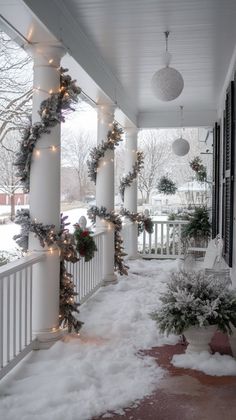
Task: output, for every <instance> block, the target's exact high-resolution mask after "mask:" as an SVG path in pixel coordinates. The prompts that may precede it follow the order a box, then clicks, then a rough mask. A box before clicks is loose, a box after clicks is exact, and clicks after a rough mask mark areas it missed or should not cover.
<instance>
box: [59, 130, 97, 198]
mask: <svg viewBox="0 0 236 420" xmlns="http://www.w3.org/2000/svg"><path fill="white" fill-rule="evenodd" d="M94 145H95V139H93V137H92V136H91V134H90V133H89V132H88V131H79V132H78V133H77V134H76V135H75V133H73V132H72V131H66V132H64V135H63V137H62V165H63V166H64V167H68V168H72V169H74V170H75V171H76V174H77V185H78V186H77V190H78V197H79V199H80V200H81V201H82V200H84V199H85V196H86V195H88V194H91V193H92V192H94V190H95V188H94V185H93V184H92V182H91V181H90V179H89V177H88V168H87V160H88V156H89V152H90V150H91V148H92V147H93V146H94Z"/></svg>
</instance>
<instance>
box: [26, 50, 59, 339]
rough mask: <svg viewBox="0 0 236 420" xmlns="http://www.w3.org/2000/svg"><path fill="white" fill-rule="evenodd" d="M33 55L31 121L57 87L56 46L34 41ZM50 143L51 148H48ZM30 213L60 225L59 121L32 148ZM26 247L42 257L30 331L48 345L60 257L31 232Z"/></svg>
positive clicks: (54, 330) (54, 333) (54, 332)
mask: <svg viewBox="0 0 236 420" xmlns="http://www.w3.org/2000/svg"><path fill="white" fill-rule="evenodd" d="M32 54H33V56H34V94H33V115H32V122H33V123H35V122H37V121H40V117H39V115H38V110H39V109H40V104H41V102H42V101H43V100H44V99H46V98H47V97H48V96H49V93H50V92H56V91H58V89H59V87H60V74H59V71H58V68H59V67H60V59H61V57H62V55H63V49H62V48H61V47H59V46H48V45H47V46H45V45H37V46H36V47H35V48H33V51H32ZM52 146H54V147H53V150H52V149H50V148H51V147H52ZM30 215H31V218H32V219H35V220H36V221H38V222H42V223H44V224H54V225H55V226H56V229H59V226H60V124H58V125H57V126H55V127H53V128H52V129H50V133H47V134H44V135H42V137H41V138H40V139H39V140H38V142H37V144H36V147H35V149H34V153H33V157H32V163H31V173H30ZM29 249H30V250H31V251H36V252H42V253H44V255H45V260H44V261H43V262H41V263H39V264H37V266H36V267H35V270H34V273H33V333H34V335H35V336H36V337H37V338H38V340H39V342H40V347H47V346H48V345H50V342H51V341H53V340H55V339H57V338H58V336H59V335H60V333H59V330H58V319H59V285H60V260H59V252H58V249H57V248H56V247H51V248H50V249H48V250H47V249H46V248H42V247H41V246H40V243H39V241H38V239H37V238H35V237H34V235H33V234H30V241H29Z"/></svg>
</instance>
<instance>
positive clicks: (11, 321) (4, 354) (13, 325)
mask: <svg viewBox="0 0 236 420" xmlns="http://www.w3.org/2000/svg"><path fill="white" fill-rule="evenodd" d="M44 257H45V256H44V255H42V254H41V255H35V254H34V255H30V256H27V257H24V258H21V259H20V260H17V261H14V262H12V263H10V264H7V265H4V266H2V267H1V268H0V379H1V378H2V377H3V376H4V375H6V374H7V373H8V372H9V371H10V370H11V369H12V368H13V367H14V366H15V365H16V364H17V363H18V362H19V361H20V360H21V359H22V358H23V357H24V356H25V355H26V354H27V353H28V352H30V351H31V350H32V348H33V346H34V340H33V337H32V277H33V266H34V265H35V264H37V263H38V262H40V261H42V260H43V258H44Z"/></svg>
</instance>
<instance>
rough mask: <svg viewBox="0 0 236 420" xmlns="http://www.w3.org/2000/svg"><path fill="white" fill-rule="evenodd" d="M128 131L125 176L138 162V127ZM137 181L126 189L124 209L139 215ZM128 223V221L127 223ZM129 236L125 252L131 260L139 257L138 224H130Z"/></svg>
mask: <svg viewBox="0 0 236 420" xmlns="http://www.w3.org/2000/svg"><path fill="white" fill-rule="evenodd" d="M125 131H126V143H125V174H127V173H128V172H132V169H133V165H134V164H135V162H136V160H137V134H138V129H137V128H136V127H129V128H126V129H125ZM137 195H138V194H137V179H135V180H134V181H133V182H132V185H131V186H130V187H126V188H125V192H124V208H125V209H127V210H129V211H131V212H133V213H137ZM127 222H128V221H127ZM127 227H128V235H125V236H126V241H125V251H126V253H127V254H128V257H129V258H137V256H138V227H137V224H136V223H131V222H128V226H127Z"/></svg>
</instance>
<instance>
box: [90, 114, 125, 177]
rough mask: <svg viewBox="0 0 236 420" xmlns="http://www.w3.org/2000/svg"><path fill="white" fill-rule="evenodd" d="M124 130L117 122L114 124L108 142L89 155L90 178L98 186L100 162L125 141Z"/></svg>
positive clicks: (109, 132)
mask: <svg viewBox="0 0 236 420" xmlns="http://www.w3.org/2000/svg"><path fill="white" fill-rule="evenodd" d="M122 134H123V130H122V128H120V127H119V126H118V124H117V123H116V122H113V124H112V129H111V130H109V131H108V133H107V140H106V141H103V142H102V143H101V144H100V145H98V146H96V147H93V149H92V150H91V152H90V153H89V156H90V159H89V160H88V161H87V165H88V176H89V178H90V179H91V181H93V182H94V183H95V184H96V181H97V171H98V170H99V161H100V159H101V158H103V157H104V156H105V153H106V151H107V150H114V149H115V147H116V146H118V144H119V143H120V142H121V141H123V139H122Z"/></svg>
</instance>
